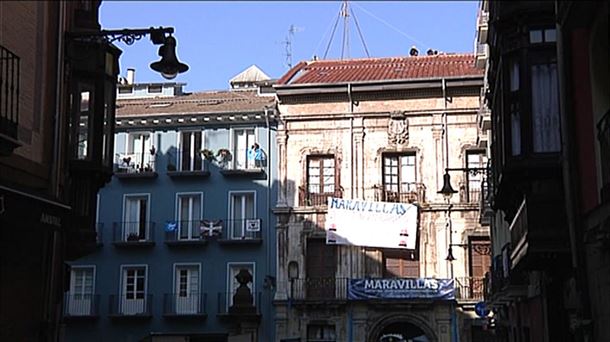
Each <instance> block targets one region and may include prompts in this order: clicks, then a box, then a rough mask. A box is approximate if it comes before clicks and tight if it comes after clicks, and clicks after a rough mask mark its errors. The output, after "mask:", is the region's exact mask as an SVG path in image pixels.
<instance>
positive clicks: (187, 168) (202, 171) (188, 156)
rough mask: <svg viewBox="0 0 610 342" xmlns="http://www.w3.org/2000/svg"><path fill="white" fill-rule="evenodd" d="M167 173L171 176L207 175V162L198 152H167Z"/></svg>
mask: <svg viewBox="0 0 610 342" xmlns="http://www.w3.org/2000/svg"><path fill="white" fill-rule="evenodd" d="M167 175H168V176H170V177H171V178H183V177H185V178H194V177H201V178H205V177H209V176H210V171H209V162H208V161H207V160H205V159H203V158H202V156H201V154H200V153H199V152H197V153H194V151H191V150H176V151H175V152H168V154H167Z"/></svg>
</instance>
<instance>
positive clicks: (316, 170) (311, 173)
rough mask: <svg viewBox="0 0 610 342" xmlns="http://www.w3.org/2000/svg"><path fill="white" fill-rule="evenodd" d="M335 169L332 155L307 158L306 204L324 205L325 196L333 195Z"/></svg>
mask: <svg viewBox="0 0 610 342" xmlns="http://www.w3.org/2000/svg"><path fill="white" fill-rule="evenodd" d="M335 171H336V170H335V158H334V156H332V155H330V156H309V157H308V158H307V199H308V202H309V203H307V205H314V206H315V205H326V203H327V197H329V196H334V195H335V185H336V184H337V182H336V181H337V174H336V173H335Z"/></svg>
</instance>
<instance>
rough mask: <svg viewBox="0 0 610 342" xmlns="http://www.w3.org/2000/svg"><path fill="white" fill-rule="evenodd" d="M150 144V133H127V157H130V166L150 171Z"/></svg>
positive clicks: (152, 164)
mask: <svg viewBox="0 0 610 342" xmlns="http://www.w3.org/2000/svg"><path fill="white" fill-rule="evenodd" d="M152 146H153V145H152V137H151V134H150V133H148V132H146V133H129V137H128V141H127V157H128V158H130V161H131V162H130V163H129V164H130V166H131V167H133V168H135V169H136V170H138V171H148V170H150V171H152V170H153V167H154V162H153V158H154V155H152V154H151V149H152Z"/></svg>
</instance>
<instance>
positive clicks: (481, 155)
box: [466, 151, 487, 203]
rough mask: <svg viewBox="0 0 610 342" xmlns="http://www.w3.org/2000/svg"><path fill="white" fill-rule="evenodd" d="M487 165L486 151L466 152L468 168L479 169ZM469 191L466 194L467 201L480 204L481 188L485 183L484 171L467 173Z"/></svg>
mask: <svg viewBox="0 0 610 342" xmlns="http://www.w3.org/2000/svg"><path fill="white" fill-rule="evenodd" d="M486 165H487V157H486V156H485V152H484V151H466V168H468V169H479V168H483V167H485V166H486ZM466 177H467V180H468V191H467V192H466V196H467V201H468V202H470V203H478V202H479V201H480V200H481V187H482V182H483V179H484V177H483V172H482V171H477V170H474V171H467V172H466Z"/></svg>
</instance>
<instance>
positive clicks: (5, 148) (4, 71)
mask: <svg viewBox="0 0 610 342" xmlns="http://www.w3.org/2000/svg"><path fill="white" fill-rule="evenodd" d="M20 78H21V77H20V59H19V56H17V55H15V54H14V53H12V52H11V51H9V50H8V49H6V48H5V47H4V46H2V45H0V156H8V155H10V154H12V153H13V150H14V149H15V148H17V147H19V146H20V145H21V144H20V143H19V141H18V140H17V128H18V126H19V80H20Z"/></svg>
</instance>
